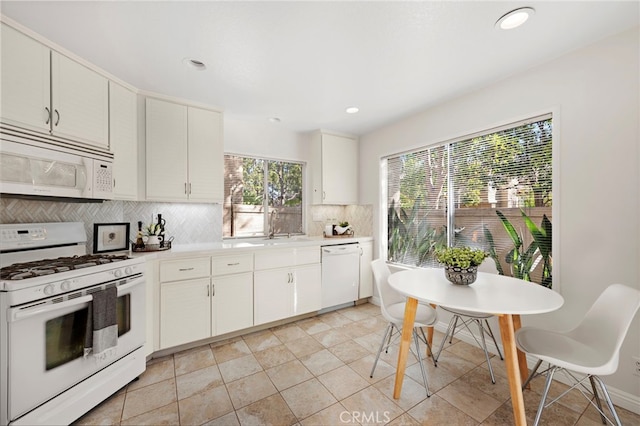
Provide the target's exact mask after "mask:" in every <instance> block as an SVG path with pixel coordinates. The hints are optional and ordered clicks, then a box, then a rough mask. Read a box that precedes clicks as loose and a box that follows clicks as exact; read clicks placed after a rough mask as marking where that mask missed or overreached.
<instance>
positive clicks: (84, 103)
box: [1, 23, 109, 150]
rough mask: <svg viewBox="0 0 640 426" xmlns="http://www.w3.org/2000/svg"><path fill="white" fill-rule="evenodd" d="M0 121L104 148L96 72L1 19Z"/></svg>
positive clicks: (102, 81)
mask: <svg viewBox="0 0 640 426" xmlns="http://www.w3.org/2000/svg"><path fill="white" fill-rule="evenodd" d="M1 35H2V46H1V47H2V49H1V50H2V58H1V59H2V69H1V73H2V112H1V117H2V121H3V122H4V123H7V124H11V125H14V126H17V127H21V128H24V129H28V130H33V131H36V132H40V133H46V134H52V135H54V136H58V137H61V138H65V139H70V140H73V141H75V142H80V143H82V144H85V145H92V146H96V147H99V148H101V149H103V150H109V87H108V80H107V79H106V78H105V77H103V76H102V75H100V74H98V73H97V72H94V71H93V70H90V69H89V68H87V67H85V66H84V65H81V64H80V63H78V62H76V61H73V60H72V59H70V58H68V57H66V56H64V55H62V54H60V53H58V52H56V51H53V50H51V49H49V48H48V47H47V46H44V45H43V44H41V43H40V42H38V41H36V40H34V39H32V38H31V37H29V36H27V35H25V34H23V33H21V32H19V31H17V30H16V29H14V28H12V27H10V26H9V25H7V24H4V23H3V24H2V34H1Z"/></svg>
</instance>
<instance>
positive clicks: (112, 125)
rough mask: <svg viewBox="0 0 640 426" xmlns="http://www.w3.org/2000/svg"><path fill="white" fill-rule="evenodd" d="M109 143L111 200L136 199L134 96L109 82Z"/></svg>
mask: <svg viewBox="0 0 640 426" xmlns="http://www.w3.org/2000/svg"><path fill="white" fill-rule="evenodd" d="M109 141H110V144H111V150H112V151H113V196H114V198H115V199H117V200H136V199H137V198H138V184H137V182H138V171H137V170H138V162H137V160H138V117H137V96H136V94H135V93H133V92H132V91H131V90H129V89H126V88H124V87H122V86H120V85H119V84H116V83H114V82H109Z"/></svg>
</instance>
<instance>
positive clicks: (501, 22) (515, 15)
mask: <svg viewBox="0 0 640 426" xmlns="http://www.w3.org/2000/svg"><path fill="white" fill-rule="evenodd" d="M535 13H536V11H535V9H533V8H532V7H521V8H518V9H514V10H512V11H511V12H509V13H507V14H505V15H502V17H501V18H500V19H498V20H497V21H496V25H495V26H496V28H500V29H502V30H512V29H514V28H517V27H519V26H520V25H522V24H524V23H525V22H526V21H527V19H529V15H533V14H535Z"/></svg>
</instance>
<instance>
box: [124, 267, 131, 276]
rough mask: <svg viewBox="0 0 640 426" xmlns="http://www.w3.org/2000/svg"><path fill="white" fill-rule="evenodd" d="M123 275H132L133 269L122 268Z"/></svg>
mask: <svg viewBox="0 0 640 426" xmlns="http://www.w3.org/2000/svg"><path fill="white" fill-rule="evenodd" d="M124 273H125V274H127V275H131V274H133V269H131V266H127V267H126V268H124Z"/></svg>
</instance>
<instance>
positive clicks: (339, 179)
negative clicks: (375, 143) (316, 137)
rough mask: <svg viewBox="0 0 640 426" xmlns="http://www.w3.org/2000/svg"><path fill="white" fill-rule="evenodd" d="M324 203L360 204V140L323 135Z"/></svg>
mask: <svg viewBox="0 0 640 426" xmlns="http://www.w3.org/2000/svg"><path fill="white" fill-rule="evenodd" d="M322 192H323V198H322V202H323V204H358V141H357V140H355V139H351V138H346V137H343V136H336V135H329V134H323V135H322Z"/></svg>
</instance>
